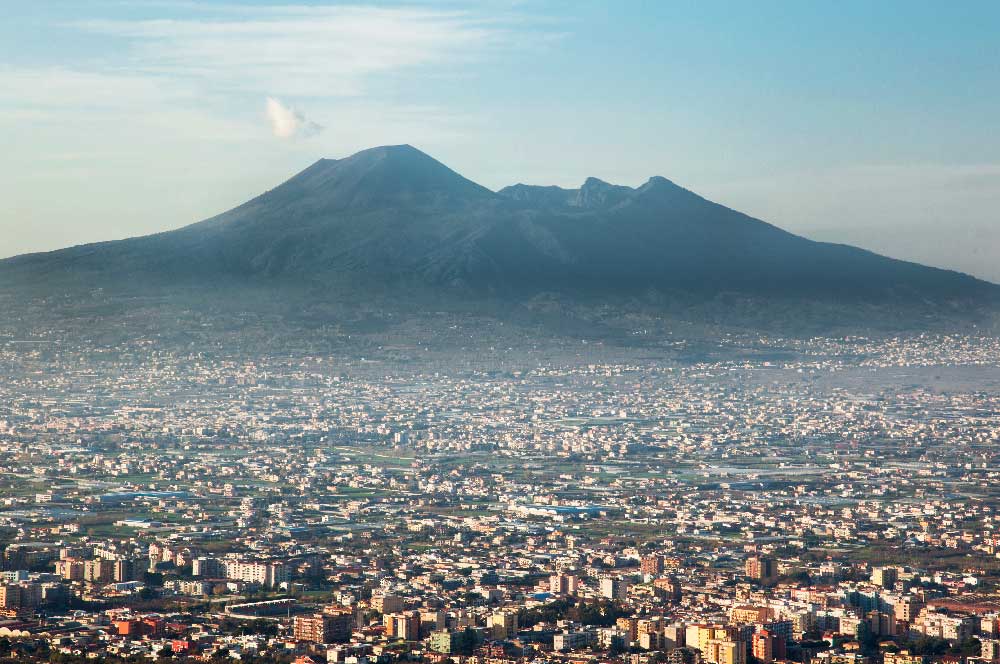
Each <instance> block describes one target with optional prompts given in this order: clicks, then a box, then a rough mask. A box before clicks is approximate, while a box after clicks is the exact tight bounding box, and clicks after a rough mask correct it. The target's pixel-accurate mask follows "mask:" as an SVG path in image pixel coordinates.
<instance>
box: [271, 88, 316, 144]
mask: <svg viewBox="0 0 1000 664" xmlns="http://www.w3.org/2000/svg"><path fill="white" fill-rule="evenodd" d="M265 112H266V113H267V119H268V121H270V123H271V132H272V133H273V134H274V135H275V136H277V137H278V138H294V137H296V136H300V137H303V138H307V137H309V136H315V135H316V134H318V133H320V132H321V131H323V126H322V125H320V124H316V123H315V122H313V121H312V120H308V119H307V118H306V116H305V115H303V114H302V112H301V111H297V110H295V109H294V108H290V107H288V106H285V105H284V104H282V103H281V102H280V101H278V100H277V99H275V98H274V97H268V98H267V107H266V111H265Z"/></svg>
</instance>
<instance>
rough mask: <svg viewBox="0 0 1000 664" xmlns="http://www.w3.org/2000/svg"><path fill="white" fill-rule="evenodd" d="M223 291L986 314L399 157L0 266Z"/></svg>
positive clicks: (850, 263) (644, 206)
mask: <svg viewBox="0 0 1000 664" xmlns="http://www.w3.org/2000/svg"><path fill="white" fill-rule="evenodd" d="M223 283H224V284H228V285H233V284H252V285H254V286H259V287H264V288H267V289H272V290H275V292H280V291H281V289H285V288H294V287H296V286H299V285H307V286H308V287H309V288H313V289H316V288H317V287H319V288H321V289H329V290H330V291H331V292H334V291H350V292H352V293H354V294H357V293H359V292H364V291H365V290H366V289H372V290H373V291H377V292H378V293H381V294H383V295H384V294H386V293H390V294H391V293H393V292H394V291H395V290H399V291H400V292H403V291H405V290H406V289H413V288H419V289H421V290H422V292H425V293H433V294H435V295H436V296H440V297H443V298H447V297H452V296H454V297H459V298H463V299H464V300H465V301H466V302H468V301H475V300H476V298H481V297H488V298H491V299H494V300H496V299H500V300H510V301H525V300H527V299H530V298H535V297H539V296H542V295H551V296H553V297H558V298H561V299H563V300H566V301H571V302H576V301H582V302H588V303H601V302H615V303H618V304H621V303H623V302H625V301H626V300H628V299H629V298H632V299H634V298H638V299H639V300H641V301H643V302H648V303H651V306H654V307H655V306H656V303H657V302H661V303H662V302H677V301H683V302H686V303H688V305H691V303H697V302H699V301H704V300H708V299H713V298H715V299H717V298H718V297H720V295H725V296H726V297H730V298H731V297H736V298H747V299H748V300H749V301H754V302H768V301H771V300H780V301H782V302H785V303H787V302H794V301H797V300H800V301H802V302H809V303H816V302H823V303H831V304H832V305H835V306H836V307H838V308H843V307H853V306H864V307H867V308H868V310H872V308H876V309H877V308H878V307H883V306H885V307H891V308H892V309H894V310H897V309H899V310H901V309H908V310H909V309H912V310H914V311H916V310H920V311H925V312H926V311H934V310H937V309H943V310H945V311H948V312H956V315H957V314H958V313H963V312H974V311H978V310H980V309H982V308H983V307H993V306H995V305H996V303H997V302H998V301H1000V287H998V286H995V285H993V284H990V283H987V282H984V281H981V280H978V279H975V278H973V277H970V276H968V275H965V274H960V273H958V272H951V271H947V270H940V269H935V268H930V267H925V266H921V265H917V264H915V263H909V262H905V261H899V260H893V259H890V258H886V257H883V256H879V255H876V254H874V253H871V252H868V251H864V250H862V249H857V248H855V247H850V246H845V245H839V244H829V243H822V242H813V241H811V240H808V239H805V238H802V237H799V236H796V235H793V234H791V233H788V232H786V231H783V230H781V229H779V228H777V227H775V226H772V225H770V224H767V223H765V222H763V221H760V220H758V219H754V218H752V217H749V216H747V215H745V214H742V213H740V212H737V211H735V210H731V209H729V208H726V207H724V206H722V205H719V204H717V203H713V202H711V201H709V200H706V199H704V198H702V197H701V196H699V195H697V194H695V193H693V192H691V191H688V190H686V189H684V188H683V187H680V186H678V185H676V184H674V183H673V182H671V181H669V180H667V179H665V178H662V177H652V178H650V179H649V180H648V181H647V182H646V183H645V184H643V185H642V186H640V187H637V188H631V187H623V186H616V185H611V184H608V183H606V182H602V181H600V180H598V179H595V178H589V179H588V180H587V181H586V182H584V184H583V185H582V186H581V187H580V188H579V189H562V188H558V187H538V186H530V185H523V184H517V185H514V186H510V187H507V188H505V189H502V190H500V191H499V192H493V191H490V190H489V189H486V188H484V187H482V186H480V185H478V184H476V183H474V182H472V181H470V180H468V179H466V178H464V177H462V176H461V175H459V174H458V173H455V172H454V171H452V170H451V169H449V168H447V167H446V166H444V165H443V164H441V163H440V162H438V161H436V160H435V159H433V158H431V157H429V156H428V155H426V154H424V153H423V152H421V151H419V150H417V149H415V148H413V147H411V146H409V145H400V146H388V147H378V148H373V149H370V150H364V151H362V152H359V153H357V154H355V155H353V156H350V157H347V158H345V159H339V160H338V159H321V160H320V161H318V162H316V163H315V164H313V165H312V166H310V167H309V168H307V169H305V170H304V171H302V172H301V173H299V174H297V175H295V176H294V177H292V178H291V179H290V180H288V181H287V182H285V183H283V184H281V185H279V186H278V187H276V188H274V189H272V190H270V191H268V192H266V193H264V194H262V195H260V196H258V197H256V198H254V199H252V200H250V201H248V202H246V203H244V204H243V205H240V206H239V207H237V208H234V209H233V210H230V211H228V212H225V213H223V214H221V215H218V216H216V217H212V218H211V219H207V220H205V221H202V222H200V223H196V224H193V225H190V226H186V227H184V228H180V229H178V230H175V231H170V232H166V233H159V234H156V235H150V236H146V237H139V238H133V239H128V240H121V241H115V242H102V243H97V244H89V245H83V246H78V247H71V248H68V249H63V250H59V251H53V252H48V253H38V254H29V255H24V256H18V257H15V258H11V259H8V260H5V261H0V289H4V290H7V291H8V292H16V291H18V290H19V289H30V290H31V292H33V293H36V294H37V293H39V292H42V293H44V292H45V291H46V290H52V291H53V292H55V291H59V290H71V289H74V288H89V289H93V288H104V289H108V290H111V291H114V290H116V289H119V290H126V289H130V290H131V291H132V292H135V291H136V290H141V289H143V288H147V287H148V288H153V287H155V288H158V289H164V288H168V289H169V288H171V287H172V286H184V287H191V286H197V287H198V288H202V289H205V290H206V291H210V290H211V289H212V288H213V287H215V286H216V285H218V284H223Z"/></svg>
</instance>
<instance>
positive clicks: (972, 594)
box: [0, 330, 1000, 664]
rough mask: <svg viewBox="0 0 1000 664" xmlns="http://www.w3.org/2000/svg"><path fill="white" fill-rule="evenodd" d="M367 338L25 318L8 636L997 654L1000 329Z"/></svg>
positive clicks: (22, 649)
mask: <svg viewBox="0 0 1000 664" xmlns="http://www.w3.org/2000/svg"><path fill="white" fill-rule="evenodd" d="M445 334H446V335H447V334H448V332H445ZM511 334H513V333H511ZM643 334H644V332H643V331H642V330H637V331H636V332H635V334H634V336H635V337H636V338H638V339H641V338H642V336H643ZM366 339H367V340H368V341H367V342H365V343H366V344H367V345H365V346H364V347H363V350H361V351H358V352H350V351H349V350H348V349H347V346H346V345H345V346H343V347H340V348H333V349H324V350H323V351H322V352H313V351H312V350H310V348H309V347H308V344H305V345H301V346H299V347H297V348H296V347H291V346H288V345H281V344H276V345H275V348H273V349H270V350H269V349H268V348H267V342H263V341H261V340H260V339H255V340H253V343H247V344H243V345H240V344H232V343H228V342H227V343H224V344H219V345H218V346H217V347H214V348H208V349H206V348H205V347H201V346H199V344H197V343H194V342H191V343H183V342H178V341H177V340H176V339H174V340H172V341H171V342H170V343H165V342H162V341H161V340H157V339H156V338H153V337H149V338H138V339H132V340H130V341H127V342H122V343H116V344H110V345H109V344H104V343H100V342H97V341H89V342H84V341H79V342H74V343H70V342H67V341H65V340H64V339H63V337H61V336H60V335H59V334H55V333H53V334H51V335H48V334H40V333H32V334H20V333H14V332H10V334H8V335H7V336H6V337H4V338H3V339H0V371H2V375H3V380H2V381H0V538H2V539H0V546H2V547H3V570H4V571H3V579H2V582H0V613H2V616H0V657H10V658H14V659H17V658H32V657H35V658H42V659H49V660H52V661H76V660H78V659H79V660H80V661H83V660H87V659H92V660H95V659H96V660H99V661H117V660H122V661H124V660H128V659H131V660H132V661H149V660H150V659H154V660H155V659H160V658H167V657H169V658H173V660H175V661H183V660H184V659H185V658H188V659H190V660H192V661H194V660H195V659H199V660H203V661H204V660H212V661H237V660H238V661H242V662H248V661H250V662H253V661H262V662H263V661H284V662H292V661H295V662H303V663H305V662H310V661H315V662H319V661H330V662H341V663H343V664H389V663H392V662H397V661H398V662H417V661H421V662H449V661H450V662H465V663H466V664H515V663H521V662H532V663H539V664H541V663H549V662H573V663H581V664H584V663H591V662H602V663H603V662H620V663H627V664H653V663H657V662H669V663H670V664H699V663H705V664H750V663H757V664H769V663H770V662H783V661H794V662H803V663H808V662H817V663H819V664H926V663H929V662H950V663H960V662H975V661H997V660H1000V491H998V489H997V481H998V478H1000V465H998V456H1000V448H998V443H1000V342H998V340H997V339H995V338H991V337H977V336H961V335H953V336H948V335H939V334H933V335H932V334H928V335H920V336H902V337H890V338H877V339H876V338H865V337H848V338H814V339H808V340H803V339H784V338H779V337H776V336H774V337H762V336H753V337H748V336H727V335H719V336H718V338H717V339H716V341H713V342H712V343H707V342H699V343H697V344H695V343H688V342H685V341H684V340H683V338H682V336H680V335H679V336H677V337H670V338H669V340H668V341H665V342H663V343H656V344H649V343H645V344H643V343H636V344H633V345H629V344H614V343H602V342H600V341H594V340H591V341H590V342H589V343H588V342H586V341H584V340H580V339H573V340H564V341H561V342H559V343H555V342H552V343H549V344H540V343H534V344H532V343H524V344H519V343H518V341H517V340H516V339H514V340H513V341H512V340H511V339H512V337H511V336H507V337H498V339H500V341H498V343H496V344H480V345H478V346H475V342H474V340H471V339H467V340H466V342H465V343H466V345H467V347H465V348H462V349H461V350H448V349H454V348H457V345H456V344H455V343H454V342H453V341H452V340H443V339H439V340H438V341H439V342H440V343H438V344H435V340H434V339H432V338H428V342H427V344H424V345H419V346H414V347H411V348H407V349H401V348H400V347H398V346H396V345H394V340H393V339H391V338H388V337H378V336H376V335H369V336H368V337H366ZM352 343H353V342H352ZM358 343H360V342H358ZM473 346H475V347H473ZM222 348H228V349H230V350H228V351H223V350H221V349H222ZM233 348H239V349H240V350H239V351H238V352H237V351H234V350H232V349H233Z"/></svg>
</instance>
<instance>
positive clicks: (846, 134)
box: [0, 0, 1000, 281]
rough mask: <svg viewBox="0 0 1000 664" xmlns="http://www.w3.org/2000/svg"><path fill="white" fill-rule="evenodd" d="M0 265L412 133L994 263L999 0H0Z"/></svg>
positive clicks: (485, 158) (534, 179) (145, 226)
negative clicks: (1, 258) (653, 178)
mask: <svg viewBox="0 0 1000 664" xmlns="http://www.w3.org/2000/svg"><path fill="white" fill-rule="evenodd" d="M3 9H4V12H5V19H4V20H3V21H2V22H0V90H3V92H2V93H0V147H2V148H3V150H2V152H0V154H2V155H3V156H2V157H0V201H2V202H0V238H2V240H0V255H12V254H17V253H22V252H26V251H35V250H45V249H53V248H57V247H61V246H65V245H69V244H78V243H82V242H87V241H96V240H104V239H114V238H120V237H127V236H131V235H139V234H144V233H149V232H154V231H158V230H165V229H169V228H174V227H177V226H181V225H184V224H187V223H190V222H193V221H197V220H199V219H202V218H204V217H207V216H210V215H212V214H215V213H218V212H221V211H223V210H225V209H227V208H229V207H232V206H233V205H236V204H238V203H240V202H242V201H243V200H245V199H247V198H249V197H251V196H253V195H255V194H257V193H259V192H260V191H262V190H264V189H267V188H269V187H271V186H273V185H275V184H276V183H278V182H280V181H281V180H283V179H285V178H287V177H289V176H290V175H291V174H293V173H294V172H296V171H297V170H299V169H301V168H303V167H305V166H307V165H308V164H310V163H311V162H313V161H315V160H316V159H318V158H320V157H340V156H345V155H348V154H350V153H352V152H355V151H357V150H359V149H363V148H365V147H370V146H373V145H382V144H391V143H403V142H406V143H412V144H414V145H416V146H417V147H419V148H421V149H423V150H424V151H426V152H428V153H430V154H431V155H433V156H435V157H437V158H438V159H440V160H442V161H444V162H445V163H446V164H448V165H449V166H451V167H453V168H455V169H456V170H458V171H459V172H461V173H462V174H464V175H466V176H467V177H470V178H472V179H474V180H476V181H478V182H480V183H482V184H484V185H486V186H488V187H491V188H499V187H502V186H504V185H507V184H511V183H513V182H517V181H522V182H530V183H537V184H559V185H564V186H576V185H578V184H579V183H581V182H582V181H583V180H584V179H585V178H586V177H587V176H590V175H594V176H597V177H601V178H603V179H606V180H609V181H613V182H618V183H622V184H631V185H636V184H639V183H641V182H643V181H645V180H646V179H647V178H648V177H649V176H650V175H654V174H658V175H664V176H666V177H669V178H671V179H672V180H674V181H676V182H678V183H679V184H682V185H684V186H687V187H689V188H691V189H693V190H695V191H697V192H699V193H701V194H702V195H704V196H706V197H708V198H711V199H713V200H717V201H719V202H721V203H724V204H726V205H729V206H731V207H734V208H737V209H740V210H742V211H745V212H748V213H750V214H752V215H754V216H757V217H760V218H763V219H765V220H767V221H770V222H772V223H775V224H777V225H779V226H782V227H784V228H787V229H789V230H792V231H794V232H798V233H801V234H803V235H806V236H808V237H812V238H815V239H822V240H831V241H840V242H847V243H851V244H857V245H860V246H864V247H866V248H870V249H874V250H876V251H879V252H882V253H887V254H889V255H893V256H896V257H900V258H907V259H912V260H918V261H920V262H925V263H928V264H932V265H938V266H942V267H951V268H955V269H960V270H963V271H968V272H971V273H973V274H976V275H978V276H982V277H986V278H989V279H992V280H994V281H1000V212H998V211H1000V126H998V125H1000V85H998V81H1000V39H998V38H997V35H998V34H1000V3H995V2H972V1H969V2H963V3H941V2H937V3H929V2H928V3H924V2H915V1H908V2H888V1H887V2H878V3H872V2H837V3H819V2H805V3H793V2H766V1H759V0H758V1H755V2H727V3H721V2H719V3H713V2H669V1H666V0H664V1H660V2H613V3H612V2H586V1H584V2H565V3H555V2H516V1H506V2H503V1H499V0H497V1H495V2H490V1H488V0H487V1H486V2H477V3H462V2H457V1H452V0H447V1H443V2H435V3H421V2H412V1H409V2H402V3H381V2H380V3H374V4H364V3H350V4H347V3H306V2H298V3H281V2H276V1H271V2H261V1H253V2H238V1H236V0H229V1H228V2H218V3H212V2H184V1H183V0H179V1H176V2H166V1H163V2H161V1H148V2H144V1H142V0H93V1H86V0H73V1H69V0H47V1H46V2H31V3H29V2H7V3H4V6H3Z"/></svg>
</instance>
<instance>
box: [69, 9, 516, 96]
mask: <svg viewBox="0 0 1000 664" xmlns="http://www.w3.org/2000/svg"><path fill="white" fill-rule="evenodd" d="M76 25H77V26H79V27H80V28H82V29H84V30H87V31H89V32H93V33H98V34H101V35H108V36H113V37H116V38H123V39H126V40H129V42H130V43H131V45H132V53H131V58H132V61H133V67H134V69H135V70H137V71H145V72H148V73H155V74H169V75H171V76H174V77H182V78H186V79H188V80H191V81H201V82H205V83H210V84H211V85H212V86H213V88H215V89H219V88H223V89H230V90H237V91H245V92H246V91H253V92H260V91H268V92H269V93H271V94H275V95H279V96H282V97H288V98H295V97H337V96H356V95H360V94H363V93H364V92H365V91H366V83H367V81H368V80H369V79H370V78H371V77H373V76H376V75H384V74H392V73H395V72H399V71H403V70H406V69H410V68H415V67H420V66H427V65H451V64H454V63H456V62H457V61H467V60H468V59H470V58H475V57H477V55H479V54H482V53H484V52H486V51H488V50H489V49H491V48H496V47H498V46H500V45H502V44H503V43H504V42H505V40H507V39H508V38H510V36H511V33H509V32H508V30H507V29H505V27H504V25H503V23H502V22H500V21H498V20H497V19H496V18H486V17H483V16H479V15H476V14H473V13H471V12H463V11H445V10H439V9H427V8H415V7H401V8H400V7H395V8H394V7H372V6H336V7H311V6H284V7H261V8H257V9H254V10H251V11H250V12H249V13H244V14H242V15H240V16H237V15H233V16H228V15H224V16H221V17H220V16H219V15H218V14H212V15H210V16H208V17H205V16H196V17H194V18H186V19H169V20H90V21H84V22H81V23H78V24H76Z"/></svg>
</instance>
